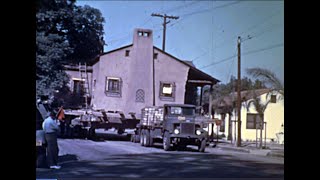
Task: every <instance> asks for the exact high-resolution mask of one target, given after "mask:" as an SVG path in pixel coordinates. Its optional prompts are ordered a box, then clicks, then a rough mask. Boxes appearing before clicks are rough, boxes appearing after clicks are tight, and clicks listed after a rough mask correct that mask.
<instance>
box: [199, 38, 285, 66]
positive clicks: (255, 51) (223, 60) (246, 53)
mask: <svg viewBox="0 0 320 180" xmlns="http://www.w3.org/2000/svg"><path fill="white" fill-rule="evenodd" d="M283 45H284V44H283V43H279V44H275V45H271V46H268V47H265V48H261V49H256V50H252V51H248V52H245V53H242V56H244V55H248V54H252V53H257V52H260V51H265V50H269V49H273V48H276V47H280V46H283ZM236 56H237V55H236V54H235V55H232V56H230V57H228V58H225V59H222V60H220V61H218V62H214V63H211V64H208V65H205V66H203V67H200V68H199V69H204V68H207V67H209V66H213V65H216V64H219V63H222V62H225V61H228V60H230V59H232V58H234V57H236Z"/></svg>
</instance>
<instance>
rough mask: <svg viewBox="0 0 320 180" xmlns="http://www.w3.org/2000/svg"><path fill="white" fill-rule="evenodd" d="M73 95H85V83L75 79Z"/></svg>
mask: <svg viewBox="0 0 320 180" xmlns="http://www.w3.org/2000/svg"><path fill="white" fill-rule="evenodd" d="M73 93H74V94H77V95H81V94H82V93H83V83H82V81H81V80H77V79H73Z"/></svg>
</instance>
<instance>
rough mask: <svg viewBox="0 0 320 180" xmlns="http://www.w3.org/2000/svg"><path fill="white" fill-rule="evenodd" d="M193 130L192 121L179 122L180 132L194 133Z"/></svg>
mask: <svg viewBox="0 0 320 180" xmlns="http://www.w3.org/2000/svg"><path fill="white" fill-rule="evenodd" d="M194 131H195V127H194V124H193V123H181V134H194Z"/></svg>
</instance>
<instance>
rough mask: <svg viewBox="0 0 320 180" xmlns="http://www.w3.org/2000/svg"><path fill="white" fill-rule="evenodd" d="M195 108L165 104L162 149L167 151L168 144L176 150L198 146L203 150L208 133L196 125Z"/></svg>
mask: <svg viewBox="0 0 320 180" xmlns="http://www.w3.org/2000/svg"><path fill="white" fill-rule="evenodd" d="M195 111H196V107H195V106H194V105H187V104H165V105H164V120H163V130H164V132H163V148H164V150H168V149H169V148H170V144H173V146H174V147H177V148H185V147H186V146H187V145H196V146H198V149H199V151H201V152H203V151H204V150H205V146H206V141H207V136H208V133H207V132H206V131H205V130H203V129H202V128H201V127H200V125H199V124H197V123H196V121H195V118H196V112H195Z"/></svg>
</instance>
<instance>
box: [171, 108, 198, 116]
mask: <svg viewBox="0 0 320 180" xmlns="http://www.w3.org/2000/svg"><path fill="white" fill-rule="evenodd" d="M167 111H168V114H170V115H182V116H193V115H194V114H195V109H194V108H189V107H174V106H172V107H170V106H169V107H168V109H167Z"/></svg>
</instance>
